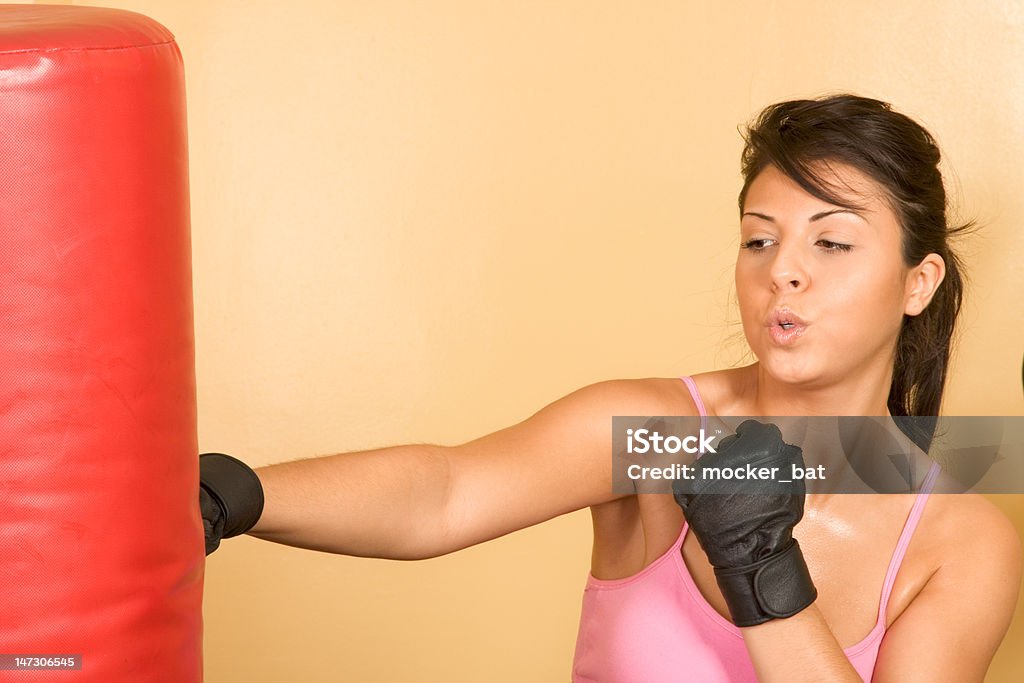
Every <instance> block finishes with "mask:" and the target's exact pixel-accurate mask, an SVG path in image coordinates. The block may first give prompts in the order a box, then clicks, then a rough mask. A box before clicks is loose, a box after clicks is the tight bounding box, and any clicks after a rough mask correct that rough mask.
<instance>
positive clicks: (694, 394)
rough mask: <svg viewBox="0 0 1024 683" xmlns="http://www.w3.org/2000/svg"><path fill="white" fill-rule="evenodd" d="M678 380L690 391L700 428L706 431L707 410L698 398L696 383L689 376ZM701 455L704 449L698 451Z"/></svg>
mask: <svg viewBox="0 0 1024 683" xmlns="http://www.w3.org/2000/svg"><path fill="white" fill-rule="evenodd" d="M679 379H681V380H683V383H684V384H686V388H687V389H689V390H690V398H692V399H693V403H694V405H696V406H697V412H698V413H700V428H701V429H704V430H707V428H708V410H707V408H705V407H704V400H703V399H701V397H700V392H699V391H697V383H696V382H694V381H693V378H692V377H690V376H689V375H683V376H682V377H680V378H679ZM700 454H701V455H704V449H703V448H702V449H701V451H700Z"/></svg>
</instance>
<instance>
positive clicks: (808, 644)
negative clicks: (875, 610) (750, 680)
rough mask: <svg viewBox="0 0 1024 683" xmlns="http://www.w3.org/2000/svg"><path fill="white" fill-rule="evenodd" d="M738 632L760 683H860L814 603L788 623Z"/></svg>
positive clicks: (854, 670)
mask: <svg viewBox="0 0 1024 683" xmlns="http://www.w3.org/2000/svg"><path fill="white" fill-rule="evenodd" d="M741 631H742V633H743V639H744V641H745V642H746V645H747V651H748V652H749V653H750V659H751V660H752V661H753V663H754V670H755V671H756V672H757V680H758V681H760V682H761V683H774V682H775V681H780V682H785V683H796V682H798V681H814V682H817V681H835V682H836V683H843V682H845V681H850V683H861V680H862V679H861V677H860V675H859V674H858V673H857V671H856V669H854V668H853V665H852V664H850V660H849V659H847V657H846V654H845V653H844V652H843V649H842V648H841V647H840V646H839V643H838V642H837V641H836V638H835V636H834V635H833V634H832V631H831V630H830V629H829V627H828V624H827V623H825V618H824V617H823V616H822V615H821V610H819V609H818V605H817V604H816V603H815V604H812V605H811V606H810V607H808V608H807V609H805V610H803V611H801V612H798V613H797V614H794V615H793V616H791V617H789V618H787V619H773V620H772V621H768V622H765V623H763V624H758V625H757V626H750V627H747V628H743V629H741Z"/></svg>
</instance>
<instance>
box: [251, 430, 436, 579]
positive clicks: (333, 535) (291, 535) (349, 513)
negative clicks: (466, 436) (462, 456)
mask: <svg viewBox="0 0 1024 683" xmlns="http://www.w3.org/2000/svg"><path fill="white" fill-rule="evenodd" d="M256 474H257V475H258V476H259V478H260V482H261V483H262V485H263V492H264V498H265V502H264V507H263V514H262V515H261V516H260V519H259V521H258V522H257V524H256V525H255V526H254V527H253V528H252V529H250V530H249V532H248V533H249V534H250V535H252V536H255V537H257V538H261V539H264V540H268V541H274V542H276V543H283V544H286V545H291V546H296V547H300V548H310V549H313V550H321V551H325V552H330V553H339V554H344V555H357V556H360V557H380V558H389V559H399V560H414V559H423V558H426V557H434V556H436V555H437V554H439V551H438V549H439V548H441V547H442V546H441V543H440V541H441V539H442V537H443V527H444V520H443V518H444V510H445V502H446V498H447V490H448V483H449V476H450V472H449V467H448V460H447V458H446V456H445V447H443V446H435V445H428V444H416V445H408V446H393V447H389V448H380V449H376V450H371V451H360V452H354V453H343V454H339V455H330V456H323V457H319V458H310V459H306V460H297V461H294V462H286V463H281V464H277V465H269V466H266V467H260V468H258V469H256Z"/></svg>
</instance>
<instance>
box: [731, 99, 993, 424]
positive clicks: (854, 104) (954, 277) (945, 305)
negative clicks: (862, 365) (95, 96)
mask: <svg viewBox="0 0 1024 683" xmlns="http://www.w3.org/2000/svg"><path fill="white" fill-rule="evenodd" d="M741 135H743V139H744V141H745V142H746V145H745V147H744V149H743V155H742V172H743V180H744V182H743V189H742V190H740V194H739V206H740V212H741V213H742V211H743V204H744V202H745V200H746V196H747V190H748V189H749V188H750V184H751V183H752V182H753V180H754V178H756V177H757V175H758V173H760V172H761V171H762V170H763V169H764V168H765V167H766V166H768V165H769V164H771V165H774V166H776V167H777V168H778V169H779V170H780V171H782V172H783V173H785V174H786V175H787V176H789V177H790V178H791V179H793V181H795V182H796V183H798V184H799V185H800V186H801V187H803V188H804V189H805V190H806V191H807V192H809V193H810V194H811V195H813V196H815V197H817V198H818V199H821V200H823V201H827V202H829V203H832V204H836V205H838V206H842V207H845V208H849V209H853V210H856V209H858V208H863V206H862V205H860V204H858V203H856V202H854V201H853V200H852V199H851V194H850V193H849V192H846V193H839V192H837V191H836V190H837V188H836V186H835V185H834V184H832V183H830V182H826V181H825V180H824V178H823V177H822V175H821V173H822V171H823V170H825V169H827V168H828V163H829V162H832V163H836V162H838V163H841V164H846V165H848V166H851V167H853V168H855V169H857V170H858V171H860V172H861V173H863V174H864V175H866V176H867V177H869V178H871V179H872V180H874V181H875V182H876V183H878V185H879V186H881V188H882V189H883V190H884V197H883V198H884V200H885V201H886V202H887V203H888V205H889V207H890V208H891V209H892V210H893V212H894V213H895V215H896V217H897V218H898V219H899V223H900V226H901V228H902V250H903V262H904V263H905V264H906V265H907V266H908V267H912V266H915V265H917V264H919V263H921V261H922V260H923V259H924V257H925V256H927V255H928V254H931V253H934V254H938V255H939V256H940V257H941V258H942V260H943V261H945V264H946V275H945V278H944V279H943V281H942V283H941V284H940V285H939V288H938V289H937V290H936V292H935V295H934V297H933V298H932V300H931V302H930V303H929V305H928V306H927V308H925V310H924V311H922V312H921V313H920V314H919V315H916V316H909V315H904V316H903V325H902V328H901V329H900V334H899V338H898V340H897V342H896V361H895V364H894V366H893V377H892V385H891V386H890V388H889V399H888V407H889V412H890V413H892V414H893V415H894V416H900V415H906V416H928V415H938V414H939V407H940V405H941V403H942V392H943V389H944V387H945V383H946V374H947V368H948V365H949V358H950V352H951V347H952V344H953V334H954V331H955V328H956V320H957V316H958V315H959V313H960V305H961V301H962V299H963V291H964V281H965V277H964V273H963V270H964V269H963V263H962V261H961V260H960V258H959V257H958V256H957V255H956V253H955V252H954V251H953V250H952V248H951V247H950V238H951V237H953V236H955V235H958V234H960V233H963V232H965V231H970V230H973V229H974V228H976V227H977V225H976V223H975V222H974V221H971V222H968V223H965V224H962V225H956V226H953V225H950V224H949V223H947V219H946V209H947V205H946V191H945V187H944V186H943V182H942V174H941V173H940V172H939V169H938V164H939V158H940V155H939V148H938V146H937V145H936V144H935V140H934V139H933V138H932V136H931V135H930V134H929V133H928V131H927V130H925V129H924V128H923V127H922V126H921V125H920V124H918V123H917V122H915V121H914V120H912V119H910V118H909V117H907V116H905V115H904V114H900V113H898V112H895V111H893V110H892V108H891V105H889V104H888V103H886V102H881V101H879V100H874V99H870V98H867V97H860V96H857V95H852V94H848V93H842V94H837V95H831V96H826V97H821V98H818V99H813V100H790V101H787V102H780V103H778V104H773V105H770V106H769V107H767V108H766V109H765V110H764V111H762V112H761V114H760V115H759V116H758V117H757V119H756V120H755V121H754V122H753V123H752V124H748V125H747V127H746V132H743V131H741ZM847 189H848V190H849V189H850V188H847Z"/></svg>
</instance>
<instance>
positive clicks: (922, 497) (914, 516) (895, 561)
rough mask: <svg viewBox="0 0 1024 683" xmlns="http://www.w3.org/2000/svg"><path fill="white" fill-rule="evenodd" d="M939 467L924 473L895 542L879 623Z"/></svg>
mask: <svg viewBox="0 0 1024 683" xmlns="http://www.w3.org/2000/svg"><path fill="white" fill-rule="evenodd" d="M941 469H942V468H940V467H939V463H937V462H934V463H932V466H931V468H929V470H928V473H927V474H926V475H925V478H924V481H923V482H922V483H921V490H920V492H919V493H918V494H917V497H916V498H915V499H914V505H913V507H911V508H910V514H909V515H907V521H906V523H904V525H903V532H902V533H901V534H900V539H899V541H897V542H896V549H895V550H894V551H893V553H892V559H891V560H890V561H889V569H888V571H887V572H886V573H885V583H884V584H883V585H882V599H881V600H879V602H878V622H879V623H884V621H885V610H886V607H887V606H888V605H889V595H890V594H891V593H892V587H893V584H895V583H896V574H898V573H899V571H900V565H902V564H903V557H904V556H905V555H906V554H907V548H908V547H909V546H910V539H911V538H913V536H914V530H915V529H917V523H918V522H919V521H921V517H922V515H923V514H924V506H925V503H927V502H928V496H929V495H931V491H932V488H933V487H934V486H935V479H936V478H937V477H938V476H939V472H940V471H941Z"/></svg>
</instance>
